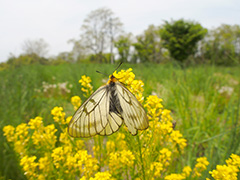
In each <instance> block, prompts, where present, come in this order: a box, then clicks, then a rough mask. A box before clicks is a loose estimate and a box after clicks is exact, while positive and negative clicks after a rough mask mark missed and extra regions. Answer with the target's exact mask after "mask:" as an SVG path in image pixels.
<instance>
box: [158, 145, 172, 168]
mask: <svg viewBox="0 0 240 180" xmlns="http://www.w3.org/2000/svg"><path fill="white" fill-rule="evenodd" d="M171 156H172V152H171V151H169V150H168V149H167V148H163V149H162V150H161V151H160V155H159V157H158V160H159V162H161V163H162V165H163V166H165V167H167V166H169V164H170V161H171Z"/></svg>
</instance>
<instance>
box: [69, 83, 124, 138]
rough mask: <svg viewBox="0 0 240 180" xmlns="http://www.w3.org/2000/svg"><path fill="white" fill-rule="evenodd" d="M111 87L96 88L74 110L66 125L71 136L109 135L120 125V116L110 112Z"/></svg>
mask: <svg viewBox="0 0 240 180" xmlns="http://www.w3.org/2000/svg"><path fill="white" fill-rule="evenodd" d="M110 95H111V87H110V86H109V85H106V86H102V87H100V88H99V89H98V90H96V91H95V92H94V93H93V94H92V95H91V96H90V97H89V98H88V99H87V100H86V101H85V102H84V103H83V104H82V105H81V106H80V107H79V109H78V110H77V111H76V112H75V114H74V115H73V117H72V120H71V121H70V123H69V126H68V133H69V135H70V136H72V137H91V136H94V135H96V134H100V135H110V134H112V133H114V132H116V131H117V130H118V129H119V127H120V126H121V125H122V121H123V120H122V117H121V116H120V115H119V114H116V113H113V112H110V103H111V101H110Z"/></svg>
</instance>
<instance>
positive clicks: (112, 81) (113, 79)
mask: <svg viewBox="0 0 240 180" xmlns="http://www.w3.org/2000/svg"><path fill="white" fill-rule="evenodd" d="M117 81H118V80H117V78H116V77H115V76H114V75H113V74H112V75H111V76H110V78H109V80H108V84H110V83H115V82H117Z"/></svg>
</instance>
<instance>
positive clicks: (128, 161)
mask: <svg viewBox="0 0 240 180" xmlns="http://www.w3.org/2000/svg"><path fill="white" fill-rule="evenodd" d="M120 154H121V155H120V156H121V158H120V162H121V163H122V164H123V165H124V166H129V167H131V166H132V165H133V163H134V160H135V157H134V155H133V154H132V152H131V151H129V150H123V151H121V152H120Z"/></svg>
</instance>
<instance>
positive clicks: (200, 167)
mask: <svg viewBox="0 0 240 180" xmlns="http://www.w3.org/2000/svg"><path fill="white" fill-rule="evenodd" d="M208 165H209V162H208V161H207V158H206V157H199V158H197V164H196V165H195V167H194V169H193V172H194V173H193V177H200V176H201V172H203V171H204V170H206V169H207V166H208Z"/></svg>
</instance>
